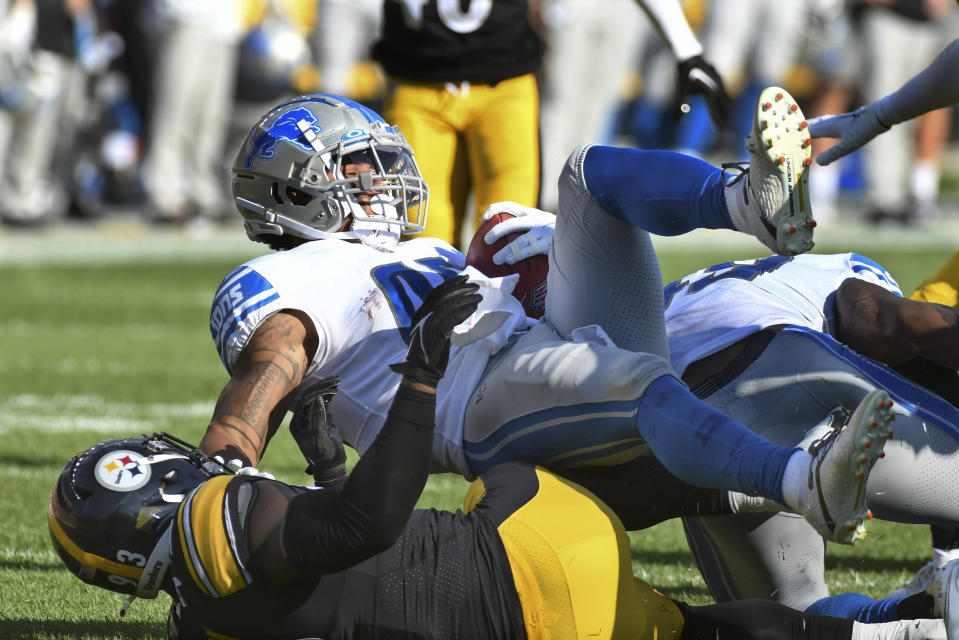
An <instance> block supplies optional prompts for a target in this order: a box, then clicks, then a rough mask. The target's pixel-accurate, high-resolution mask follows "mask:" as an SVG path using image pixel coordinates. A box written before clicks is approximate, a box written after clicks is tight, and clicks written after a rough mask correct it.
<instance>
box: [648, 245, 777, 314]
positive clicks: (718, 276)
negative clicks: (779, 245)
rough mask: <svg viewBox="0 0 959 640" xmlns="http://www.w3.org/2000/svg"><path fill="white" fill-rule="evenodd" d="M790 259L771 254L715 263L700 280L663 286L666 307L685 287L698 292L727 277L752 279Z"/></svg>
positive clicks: (688, 290)
mask: <svg viewBox="0 0 959 640" xmlns="http://www.w3.org/2000/svg"><path fill="white" fill-rule="evenodd" d="M790 260H792V258H790V257H788V256H769V257H768V258H760V259H758V260H750V261H748V262H724V263H722V264H717V265H713V266H711V267H709V268H708V269H706V270H705V271H706V274H707V275H704V276H702V277H701V278H700V279H699V280H695V281H693V282H690V281H689V280H677V281H675V282H670V283H669V284H668V285H666V286H665V287H664V288H663V295H664V296H665V299H666V308H667V309H668V308H669V304H670V303H671V302H672V301H673V297H674V296H675V295H676V294H677V293H679V292H680V291H682V290H683V289H685V290H686V292H687V293H697V292H699V291H702V290H703V289H705V288H706V287H708V286H709V285H711V284H712V283H714V282H718V281H720V280H725V279H727V278H737V279H739V280H752V279H753V278H755V277H756V276H759V275H762V274H764V273H769V272H770V271H775V270H776V269H778V268H779V267H781V266H783V265H784V264H786V263H787V262H789V261H790Z"/></svg>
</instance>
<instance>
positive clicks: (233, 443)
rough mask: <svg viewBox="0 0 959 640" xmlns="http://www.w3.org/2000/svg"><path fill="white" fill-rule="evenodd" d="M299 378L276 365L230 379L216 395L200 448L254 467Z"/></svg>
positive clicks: (252, 369) (260, 365) (250, 367)
mask: <svg viewBox="0 0 959 640" xmlns="http://www.w3.org/2000/svg"><path fill="white" fill-rule="evenodd" d="M301 380H302V376H291V371H290V370H289V368H288V367H284V366H282V364H278V363H276V362H256V363H252V364H250V365H248V366H247V367H245V368H244V369H243V370H242V373H241V374H239V375H234V377H233V378H231V379H230V381H229V382H228V383H227V385H226V386H225V387H224V388H223V391H222V392H221V393H220V397H219V399H218V400H217V403H216V407H215V408H214V410H213V418H212V419H211V420H210V425H209V426H208V427H207V430H206V433H205V434H204V436H203V439H202V440H201V441H200V448H201V449H203V450H204V451H206V452H207V453H209V454H211V455H220V456H223V458H224V459H225V460H232V459H234V458H241V459H243V460H244V461H245V462H247V463H248V465H250V466H256V465H257V464H259V462H260V458H261V457H262V456H263V452H264V451H265V449H266V445H267V443H268V442H269V440H270V438H271V437H272V436H273V433H274V432H275V431H276V428H277V427H278V425H279V424H280V422H281V421H282V419H283V416H284V414H285V413H286V401H287V399H288V396H289V395H290V394H291V393H292V392H293V391H294V390H295V389H296V387H297V385H298V384H299V383H300V381H301Z"/></svg>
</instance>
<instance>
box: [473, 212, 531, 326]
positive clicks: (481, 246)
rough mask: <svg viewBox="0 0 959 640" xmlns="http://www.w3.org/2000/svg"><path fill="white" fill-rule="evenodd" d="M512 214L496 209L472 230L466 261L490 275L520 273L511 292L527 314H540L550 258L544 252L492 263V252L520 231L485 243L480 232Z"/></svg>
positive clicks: (487, 229)
mask: <svg viewBox="0 0 959 640" xmlns="http://www.w3.org/2000/svg"><path fill="white" fill-rule="evenodd" d="M512 217H514V216H513V214H512V213H505V212H503V213H497V214H496V215H494V216H493V217H491V218H490V219H489V220H487V221H485V222H484V223H483V224H482V225H480V228H479V229H477V230H476V233H475V234H473V239H472V240H471V241H470V246H469V249H468V250H467V252H466V264H468V265H470V266H472V267H474V268H475V269H478V270H479V271H482V272H483V273H484V274H486V275H488V276H492V277H498V276H508V275H510V274H513V273H516V274H519V282H517V283H516V288H514V289H513V295H514V296H515V297H516V299H517V300H519V301H520V302H521V303H523V308H524V309H526V315H528V316H529V317H530V318H540V317H542V315H543V312H544V311H545V310H546V275H547V274H548V273H549V259H548V258H547V257H546V256H545V255H542V254H540V255H535V256H532V257H530V258H526V259H525V260H520V261H519V262H517V263H516V264H494V263H493V255H494V254H495V253H496V252H497V251H499V250H500V249H502V248H503V247H505V246H506V245H508V244H509V243H510V242H512V241H513V240H515V239H516V238H518V237H519V236H521V235H523V234H522V233H511V234H509V235H506V236H503V237H502V238H500V239H499V240H497V241H496V242H494V243H493V244H486V241H485V240H483V236H485V235H486V233H487V232H488V231H489V230H490V229H492V228H493V227H495V226H496V225H497V224H499V223H500V222H502V221H503V220H508V219H509V218H512Z"/></svg>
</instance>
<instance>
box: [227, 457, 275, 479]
mask: <svg viewBox="0 0 959 640" xmlns="http://www.w3.org/2000/svg"><path fill="white" fill-rule="evenodd" d="M213 459H214V460H216V461H217V462H219V463H220V464H222V465H223V466H224V467H226V468H227V469H229V470H230V471H232V472H233V473H235V474H236V475H238V476H257V477H259V478H266V479H267V480H276V477H275V476H274V475H273V474H272V473H270V472H268V471H260V470H259V469H257V468H256V467H244V466H243V461H242V460H240V459H239V458H234V459H233V460H226V461H224V460H223V456H213Z"/></svg>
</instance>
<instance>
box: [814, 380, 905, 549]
mask: <svg viewBox="0 0 959 640" xmlns="http://www.w3.org/2000/svg"><path fill="white" fill-rule="evenodd" d="M892 404H893V403H892V400H890V399H889V394H887V393H886V392H885V391H883V390H882V389H874V390H873V391H871V392H869V394H867V395H866V397H865V398H863V400H862V402H860V403H859V406H858V407H857V408H856V410H855V411H854V412H853V414H852V417H851V418H850V419H849V422H848V423H846V425H845V426H844V427H843V428H842V429H840V430H835V429H834V430H830V431H829V432H828V433H827V434H826V435H825V436H824V437H823V438H822V439H821V440H818V441H816V442H814V443H813V444H812V445H811V446H810V447H809V453H810V454H811V455H812V460H811V462H810V464H809V471H808V475H807V479H806V481H805V482H803V483H802V486H801V489H800V496H799V501H800V505H799V507H800V508H799V512H800V513H801V514H802V515H803V516H805V517H806V520H808V521H809V523H810V524H812V525H813V527H815V529H816V530H817V531H819V533H821V534H822V535H823V536H824V537H825V538H826V539H827V540H833V541H836V542H841V543H844V544H852V543H853V542H855V541H856V540H861V539H862V538H864V537H865V535H866V530H865V526H864V523H865V521H866V520H868V519H869V518H871V517H872V514H871V513H870V511H869V509H868V507H867V506H866V481H867V480H868V478H869V472H870V471H871V470H872V467H873V465H874V464H875V463H876V461H877V460H878V459H879V458H881V457H882V448H883V446H884V445H885V444H886V439H887V438H889V437H890V436H891V435H892V421H893V420H894V419H895V414H894V413H893V411H892Z"/></svg>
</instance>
